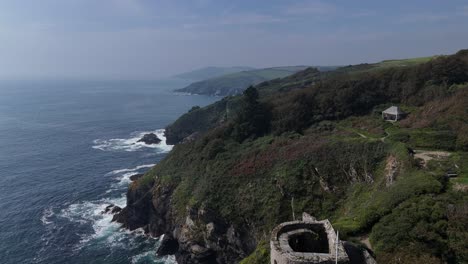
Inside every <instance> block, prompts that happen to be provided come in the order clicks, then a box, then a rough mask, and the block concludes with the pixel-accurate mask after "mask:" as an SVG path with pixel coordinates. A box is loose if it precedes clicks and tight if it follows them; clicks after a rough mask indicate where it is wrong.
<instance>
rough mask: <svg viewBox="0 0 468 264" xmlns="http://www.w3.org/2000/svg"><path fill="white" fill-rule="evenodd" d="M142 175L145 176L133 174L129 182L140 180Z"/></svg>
mask: <svg viewBox="0 0 468 264" xmlns="http://www.w3.org/2000/svg"><path fill="white" fill-rule="evenodd" d="M143 175H145V174H143V173H139V174H134V175H132V176H130V180H131V181H136V180H138V179H140V178H141V177H143Z"/></svg>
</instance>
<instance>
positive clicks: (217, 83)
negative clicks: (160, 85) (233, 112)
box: [176, 66, 307, 96]
mask: <svg viewBox="0 0 468 264" xmlns="http://www.w3.org/2000/svg"><path fill="white" fill-rule="evenodd" d="M306 68H307V67H306V66H291V67H275V68H266V69H260V70H250V71H242V72H236V73H231V74H227V75H223V76H220V77H216V78H211V79H207V80H203V81H199V82H195V83H192V84H190V85H189V86H187V87H185V88H182V89H178V90H176V91H177V92H184V93H191V94H206V95H216V96H226V95H235V94H239V93H241V92H242V91H244V90H245V89H246V88H247V87H248V86H249V85H256V84H259V83H261V82H264V81H269V80H273V79H277V78H284V77H286V76H289V75H291V74H293V73H296V72H298V71H301V70H304V69H306Z"/></svg>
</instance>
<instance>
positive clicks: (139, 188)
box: [113, 181, 256, 264]
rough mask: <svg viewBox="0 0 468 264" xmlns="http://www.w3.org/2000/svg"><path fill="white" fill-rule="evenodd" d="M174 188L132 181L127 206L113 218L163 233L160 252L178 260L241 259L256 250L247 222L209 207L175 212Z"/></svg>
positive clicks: (131, 226) (127, 225) (199, 263)
mask: <svg viewBox="0 0 468 264" xmlns="http://www.w3.org/2000/svg"><path fill="white" fill-rule="evenodd" d="M151 186H152V187H151ZM173 190H174V188H173V187H171V186H165V185H164V184H160V183H156V184H154V185H153V184H151V185H139V182H138V181H136V182H133V183H132V185H131V186H130V188H129V190H128V192H127V207H125V208H124V209H122V211H121V212H120V213H118V214H116V215H115V216H114V219H113V221H117V222H119V223H122V224H123V227H125V228H128V229H130V230H134V229H137V228H143V229H144V230H145V232H147V233H148V234H150V235H152V236H161V235H163V234H164V238H163V239H162V241H161V247H160V248H159V249H158V251H157V254H158V255H167V254H175V255H176V259H177V261H178V263H193V264H202V263H238V262H239V261H240V260H241V259H243V258H245V257H247V256H248V255H249V254H250V253H251V252H253V251H254V249H255V247H256V241H255V239H254V238H253V237H251V236H250V232H249V230H248V229H247V228H246V227H245V226H236V225H234V224H231V223H228V222H226V221H224V220H223V219H222V218H220V217H219V216H218V215H217V214H216V212H214V211H212V210H210V209H208V208H206V207H203V206H202V207H200V208H191V207H188V208H187V213H186V216H185V217H181V216H176V215H175V214H174V213H173V211H172V207H171V198H172V192H173Z"/></svg>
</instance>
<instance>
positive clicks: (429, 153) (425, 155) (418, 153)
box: [414, 150, 450, 164]
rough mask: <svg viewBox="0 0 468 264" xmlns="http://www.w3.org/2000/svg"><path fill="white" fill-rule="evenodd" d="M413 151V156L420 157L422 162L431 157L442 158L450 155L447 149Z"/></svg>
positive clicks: (431, 158)
mask: <svg viewBox="0 0 468 264" xmlns="http://www.w3.org/2000/svg"><path fill="white" fill-rule="evenodd" d="M414 152H415V154H414V157H415V158H419V159H422V160H423V161H424V164H427V162H428V161H430V160H433V159H444V158H447V157H449V156H450V152H447V151H426V150H414Z"/></svg>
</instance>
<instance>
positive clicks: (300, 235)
mask: <svg viewBox="0 0 468 264" xmlns="http://www.w3.org/2000/svg"><path fill="white" fill-rule="evenodd" d="M314 237H315V238H316V241H311V240H310V238H314ZM301 239H303V241H301ZM336 241H337V237H336V233H335V230H334V229H333V227H332V225H331V223H330V221H328V220H322V221H316V220H315V219H313V218H312V217H310V216H306V217H303V220H302V221H292V222H285V223H282V224H280V225H278V226H277V227H276V228H275V229H273V232H272V236H271V241H270V248H271V253H270V254H271V255H270V260H271V264H334V263H336V262H335V261H336V258H335V250H336V249H338V263H340V264H347V263H349V258H348V255H347V254H346V251H345V249H344V247H343V244H342V242H338V244H337V243H336ZM301 242H302V243H303V245H296V244H297V243H301ZM318 243H326V244H325V245H319V244H318ZM291 245H292V246H293V247H294V248H295V249H296V251H295V250H293V248H292V247H291ZM307 246H308V247H309V248H307ZM316 251H318V252H316Z"/></svg>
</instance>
